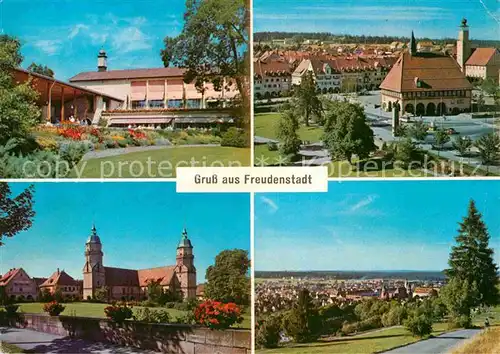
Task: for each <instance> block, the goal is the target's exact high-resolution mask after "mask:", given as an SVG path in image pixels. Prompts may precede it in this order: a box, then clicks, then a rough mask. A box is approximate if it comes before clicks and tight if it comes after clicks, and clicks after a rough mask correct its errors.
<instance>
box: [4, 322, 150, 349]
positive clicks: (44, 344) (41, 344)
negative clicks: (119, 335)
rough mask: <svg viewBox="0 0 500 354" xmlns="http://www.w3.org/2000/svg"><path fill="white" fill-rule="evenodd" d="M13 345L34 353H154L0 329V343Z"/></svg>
mask: <svg viewBox="0 0 500 354" xmlns="http://www.w3.org/2000/svg"><path fill="white" fill-rule="evenodd" d="M1 341H5V342H6V343H9V344H13V345H15V346H17V347H19V348H21V349H24V350H29V351H30V352H33V353H103V354H111V353H118V354H121V353H154V352H152V351H146V350H140V349H135V348H130V347H121V346H117V345H113V344H107V343H98V342H90V341H86V340H83V339H71V338H68V337H63V336H57V335H54V334H48V333H44V332H36V331H32V330H29V329H20V328H10V327H0V342H1Z"/></svg>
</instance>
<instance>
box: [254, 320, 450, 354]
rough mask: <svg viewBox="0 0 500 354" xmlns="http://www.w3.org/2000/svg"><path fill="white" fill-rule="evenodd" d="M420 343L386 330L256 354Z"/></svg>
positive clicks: (360, 351) (356, 352)
mask: <svg viewBox="0 0 500 354" xmlns="http://www.w3.org/2000/svg"><path fill="white" fill-rule="evenodd" d="M446 329H447V324H445V323H438V324H435V325H434V332H433V333H432V334H433V335H434V336H436V335H439V334H442V333H444V332H445V331H446ZM416 341H418V338H415V337H413V336H412V335H411V334H410V333H409V332H408V331H407V330H405V329H404V328H403V327H393V328H385V329H381V330H378V331H373V332H370V333H366V334H360V335H357V336H352V337H343V338H336V339H333V340H324V341H318V342H314V343H307V344H295V345H293V347H291V346H290V347H280V348H277V349H271V350H269V349H268V350H258V351H256V353H266V354H267V353H285V354H288V353H297V354H298V353H301V354H323V353H333V354H334V353H342V354H365V353H366V354H368V353H374V352H379V351H384V350H388V349H391V348H394V347H397V346H400V345H405V344H410V343H414V342H416Z"/></svg>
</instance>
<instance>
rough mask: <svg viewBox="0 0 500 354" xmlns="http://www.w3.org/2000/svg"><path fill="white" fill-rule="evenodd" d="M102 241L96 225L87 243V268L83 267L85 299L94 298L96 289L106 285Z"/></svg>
mask: <svg viewBox="0 0 500 354" xmlns="http://www.w3.org/2000/svg"><path fill="white" fill-rule="evenodd" d="M103 256H104V254H103V253H102V244H101V239H100V238H99V236H98V235H97V230H96V228H95V225H94V226H92V231H91V234H90V236H89V238H88V240H87V242H86V243H85V266H84V267H83V299H84V300H87V299H88V298H89V297H91V298H92V297H93V296H94V292H95V290H96V289H98V288H100V287H102V286H104V285H106V281H105V276H104V266H103Z"/></svg>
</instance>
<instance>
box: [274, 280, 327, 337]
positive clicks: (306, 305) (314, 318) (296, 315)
mask: <svg viewBox="0 0 500 354" xmlns="http://www.w3.org/2000/svg"><path fill="white" fill-rule="evenodd" d="M283 327H284V329H285V331H286V333H287V334H288V335H289V336H291V337H292V338H293V339H294V340H295V342H297V343H306V342H312V341H314V340H316V339H317V338H318V337H319V333H320V327H321V322H320V317H319V315H318V311H317V309H316V308H315V307H314V305H313V303H312V301H311V297H310V295H309V291H308V290H307V289H302V290H301V291H300V292H299V298H298V301H297V303H296V304H295V306H294V307H293V308H292V310H290V312H288V313H287V315H286V316H285V317H284V319H283Z"/></svg>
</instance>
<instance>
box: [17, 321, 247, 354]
mask: <svg viewBox="0 0 500 354" xmlns="http://www.w3.org/2000/svg"><path fill="white" fill-rule="evenodd" d="M22 317H23V319H22V320H21V321H20V323H19V327H23V328H28V329H33V330H36V331H40V332H46V333H51V334H55V335H60V336H69V337H72V338H81V339H86V340H90V341H96V342H109V343H113V344H118V345H123V346H130V347H136V348H141V349H148V350H155V351H160V352H163V353H183V354H209V353H210V354H212V353H218V354H229V353H231V354H233V353H234V354H250V353H251V349H250V348H251V344H250V343H251V334H250V331H249V330H237V329H230V330H225V331H216V330H210V329H208V328H204V327H197V326H188V325H177V324H149V323H141V322H131V321H126V322H125V324H123V325H117V324H116V323H114V322H111V321H109V320H106V319H100V318H89V317H73V316H54V317H51V316H47V315H44V314H22Z"/></svg>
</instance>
